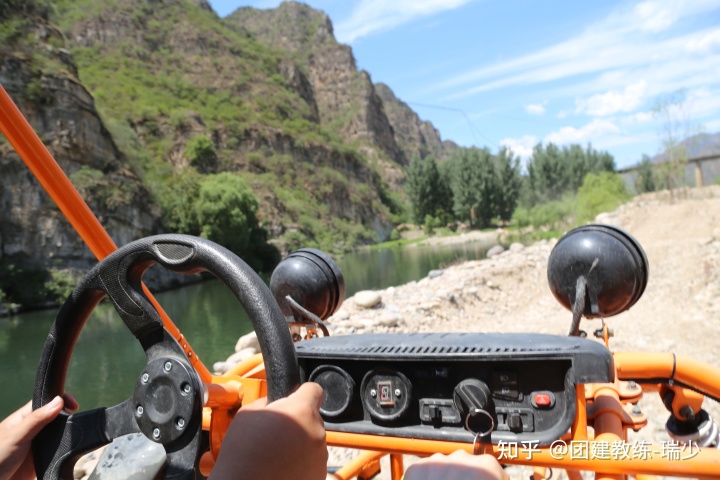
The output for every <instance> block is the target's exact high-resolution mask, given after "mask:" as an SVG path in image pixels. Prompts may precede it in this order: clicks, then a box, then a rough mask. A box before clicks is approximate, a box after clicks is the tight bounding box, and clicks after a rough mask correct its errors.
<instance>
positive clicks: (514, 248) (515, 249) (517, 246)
mask: <svg viewBox="0 0 720 480" xmlns="http://www.w3.org/2000/svg"><path fill="white" fill-rule="evenodd" d="M524 248H525V245H523V244H522V243H518V242H515V243H513V244H512V245H510V248H509V250H510V251H511V252H513V253H517V252H521V251H522V250H523V249H524Z"/></svg>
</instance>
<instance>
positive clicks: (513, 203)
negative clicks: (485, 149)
mask: <svg viewBox="0 0 720 480" xmlns="http://www.w3.org/2000/svg"><path fill="white" fill-rule="evenodd" d="M495 168H496V174H497V182H498V185H497V215H498V217H500V220H503V221H504V222H507V221H509V220H510V219H511V218H512V215H513V212H514V211H515V207H517V203H518V199H519V197H520V187H521V184H522V180H521V177H520V159H519V158H517V157H515V156H513V154H512V151H510V150H509V149H507V148H505V147H503V148H501V149H500V151H499V152H498V154H497V157H496V160H495Z"/></svg>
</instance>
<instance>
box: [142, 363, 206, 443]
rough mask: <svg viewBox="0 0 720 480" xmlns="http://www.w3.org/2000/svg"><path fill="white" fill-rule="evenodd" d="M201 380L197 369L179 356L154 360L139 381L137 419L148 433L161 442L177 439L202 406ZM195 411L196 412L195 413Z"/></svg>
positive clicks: (143, 430) (195, 419) (151, 437)
mask: <svg viewBox="0 0 720 480" xmlns="http://www.w3.org/2000/svg"><path fill="white" fill-rule="evenodd" d="M198 385H199V383H198V381H197V380H196V378H195V374H194V371H193V370H192V368H190V366H189V365H187V363H186V362H185V361H184V360H182V359H179V358H177V357H160V358H156V359H154V360H152V361H150V362H149V363H148V364H147V366H146V367H145V370H143V372H142V373H141V374H140V378H138V380H137V383H136V384H135V393H134V395H133V401H134V402H135V421H136V422H137V424H138V427H140V431H142V432H143V433H144V434H145V436H146V437H148V438H149V439H150V440H152V441H154V442H158V443H169V442H173V441H175V440H177V439H178V438H180V436H181V435H182V434H183V433H184V432H185V431H187V430H192V428H191V425H190V424H191V423H196V422H197V421H198V420H197V417H198V415H196V414H195V413H196V412H197V411H199V410H200V392H199V387H198ZM194 414H195V415H194Z"/></svg>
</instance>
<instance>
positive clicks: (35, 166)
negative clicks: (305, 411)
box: [0, 85, 212, 382]
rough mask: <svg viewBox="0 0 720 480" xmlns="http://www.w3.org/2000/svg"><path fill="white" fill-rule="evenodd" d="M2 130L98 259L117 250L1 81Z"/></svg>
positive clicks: (175, 332) (168, 324)
mask: <svg viewBox="0 0 720 480" xmlns="http://www.w3.org/2000/svg"><path fill="white" fill-rule="evenodd" d="M0 131H2V133H3V134H4V135H5V137H6V138H7V139H8V141H9V142H10V144H11V145H12V146H13V148H14V149H15V151H16V152H17V153H18V155H20V158H21V159H22V160H23V162H25V165H27V167H28V168H29V169H30V171H31V172H32V173H33V175H35V178H37V180H38V182H40V185H42V186H43V188H44V189H45V191H46V192H47V193H48V195H50V198H52V199H53V201H54V202H55V204H56V205H57V206H58V208H59V209H60V211H61V212H62V214H63V215H64V216H65V218H66V219H67V220H68V221H69V222H70V224H71V225H72V226H73V228H74V229H75V231H76V232H77V233H78V235H80V237H81V238H82V239H83V241H84V242H85V244H86V245H87V246H88V248H90V251H91V252H92V253H93V255H95V257H96V258H97V259H98V260H102V259H103V258H105V257H107V256H108V255H109V254H111V253H112V252H114V251H115V250H117V245H115V242H113V240H112V238H110V235H108V233H107V232H106V231H105V229H104V228H103V226H102V225H101V224H100V222H99V221H98V219H97V217H96V216H95V214H93V212H92V210H90V207H88V205H87V203H85V200H84V199H83V198H82V197H81V196H80V193H78V191H77V190H76V189H75V186H74V185H73V184H72V182H70V179H69V178H68V177H67V175H65V172H63V170H62V169H61V168H60V165H58V164H57V162H56V161H55V159H54V158H53V156H52V155H51V154H50V152H49V151H48V149H47V147H45V145H44V144H43V142H42V140H40V137H38V135H37V134H36V133H35V131H34V130H33V128H32V126H31V125H30V123H29V122H28V121H27V119H25V117H24V116H23V114H22V112H20V109H18V107H17V105H15V103H14V102H13V100H12V98H10V95H8V93H7V92H6V91H5V89H4V88H3V86H2V85H0ZM143 291H144V292H145V295H146V296H147V297H148V299H149V300H150V301H151V302H152V304H153V306H154V307H155V309H156V310H157V311H158V313H159V314H160V318H162V320H163V324H164V325H165V328H166V329H167V331H168V332H169V333H170V334H171V335H172V336H173V337H174V338H175V339H176V340H177V341H178V342H179V343H180V345H181V346H182V347H183V350H184V351H185V354H186V355H187V356H188V359H189V360H190V363H191V364H192V365H193V367H195V369H196V370H197V372H198V374H199V375H200V378H201V379H202V380H203V381H205V382H208V381H210V379H211V377H212V375H211V374H210V371H209V370H208V369H207V368H205V365H203V363H202V362H201V361H200V359H199V358H198V356H197V355H196V354H195V353H194V352H193V350H192V348H191V347H190V344H188V342H187V340H185V338H184V337H183V336H182V334H181V333H180V330H179V329H178V328H177V327H176V326H175V324H174V323H173V322H172V320H170V317H169V316H168V315H167V313H165V311H164V310H163V308H162V307H161V306H160V304H159V303H158V302H157V300H155V297H153V295H152V294H151V293H150V290H148V288H147V287H146V286H145V284H143Z"/></svg>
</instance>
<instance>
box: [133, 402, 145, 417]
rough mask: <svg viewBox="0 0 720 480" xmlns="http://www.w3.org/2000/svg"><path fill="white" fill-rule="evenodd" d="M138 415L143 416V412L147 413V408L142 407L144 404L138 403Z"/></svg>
mask: <svg viewBox="0 0 720 480" xmlns="http://www.w3.org/2000/svg"><path fill="white" fill-rule="evenodd" d="M135 412H136V413H137V415H138V417H141V416H142V414H143V413H145V409H144V408H143V407H142V405H138V407H137V410H135Z"/></svg>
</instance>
